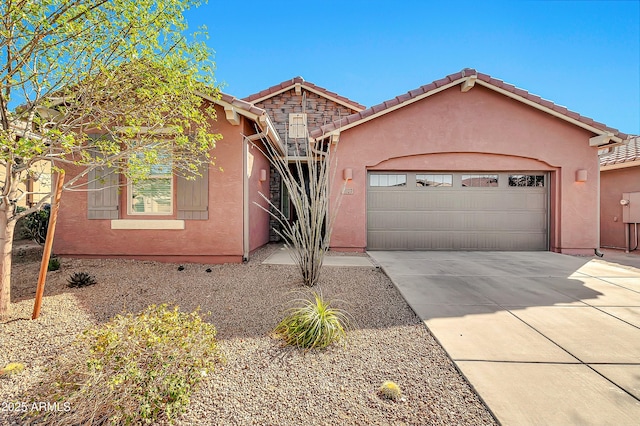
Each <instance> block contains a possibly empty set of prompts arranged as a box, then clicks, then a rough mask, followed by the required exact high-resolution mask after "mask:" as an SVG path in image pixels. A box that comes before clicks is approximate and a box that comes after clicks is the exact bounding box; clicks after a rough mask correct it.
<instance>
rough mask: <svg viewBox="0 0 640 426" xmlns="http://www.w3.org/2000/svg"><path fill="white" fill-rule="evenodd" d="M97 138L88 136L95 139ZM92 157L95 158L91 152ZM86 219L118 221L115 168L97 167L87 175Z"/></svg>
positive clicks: (117, 193)
mask: <svg viewBox="0 0 640 426" xmlns="http://www.w3.org/2000/svg"><path fill="white" fill-rule="evenodd" d="M97 137H99V136H90V138H91V139H95V138H97ZM91 156H92V157H96V154H95V153H94V152H91ZM87 177H88V180H89V183H88V189H89V193H88V203H87V204H88V212H87V217H88V219H118V217H119V205H120V194H119V191H118V190H119V188H120V186H119V185H120V176H119V174H118V173H117V169H116V168H115V167H107V166H104V167H98V168H95V169H93V170H91V171H89V173H88V175H87Z"/></svg>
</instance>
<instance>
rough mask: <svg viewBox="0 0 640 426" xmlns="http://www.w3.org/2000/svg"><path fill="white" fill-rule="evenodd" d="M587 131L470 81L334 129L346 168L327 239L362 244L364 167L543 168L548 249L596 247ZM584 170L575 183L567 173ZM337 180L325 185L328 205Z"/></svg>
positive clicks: (353, 246)
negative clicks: (345, 189)
mask: <svg viewBox="0 0 640 426" xmlns="http://www.w3.org/2000/svg"><path fill="white" fill-rule="evenodd" d="M592 136H593V134H592V133H590V132H588V131H586V130H583V129H581V128H579V127H577V126H574V125H571V124H569V123H567V122H565V121H562V120H560V119H558V118H555V117H553V116H551V115H549V114H546V113H544V112H541V111H538V110H536V109H534V108H532V107H530V106H528V105H525V104H523V103H521V102H518V101H516V100H513V99H510V98H508V97H505V96H503V95H501V94H499V93H496V92H494V91H492V90H490V89H487V88H484V87H482V86H476V87H474V88H473V89H471V90H470V91H468V92H466V93H463V92H461V91H460V87H457V86H456V87H452V88H450V89H447V90H445V91H443V92H440V93H437V94H435V95H432V96H430V97H428V98H426V99H423V100H420V101H417V102H415V103H413V104H411V105H408V106H405V107H402V108H400V109H397V110H395V111H393V112H390V113H388V114H386V115H383V116H380V117H378V118H375V119H373V120H370V121H368V122H365V123H363V124H360V125H358V126H356V127H353V128H351V129H347V130H344V131H342V132H341V135H340V141H339V143H338V149H337V155H338V161H339V164H340V170H339V171H338V173H337V175H338V176H340V177H341V176H342V169H344V168H351V169H353V181H352V182H349V183H348V186H349V187H350V188H353V194H352V195H344V196H343V198H342V201H341V206H340V210H339V213H338V216H337V219H336V223H335V226H334V230H333V235H332V238H331V246H332V248H334V249H338V250H364V249H365V248H366V247H367V241H366V236H367V230H366V223H367V220H366V175H367V171H368V170H416V171H417V170H421V171H427V170H433V171H547V172H550V174H551V179H550V180H551V182H550V183H551V188H550V194H551V200H550V209H551V211H550V216H551V217H550V234H551V235H550V241H549V247H550V249H551V250H552V251H557V252H565V253H579V254H592V253H593V249H594V248H596V247H598V243H599V236H598V167H599V165H598V157H597V149H596V148H592V147H590V146H589V138H590V137H592ZM579 169H584V170H586V171H587V174H588V179H587V181H586V182H580V183H577V182H576V181H575V172H576V171H577V170H579ZM342 184H343V182H342V181H341V180H340V179H337V181H336V182H334V183H333V187H332V193H333V199H334V202H333V205H334V206H335V205H336V202H335V199H336V194H338V193H339V191H340V189H341V188H342Z"/></svg>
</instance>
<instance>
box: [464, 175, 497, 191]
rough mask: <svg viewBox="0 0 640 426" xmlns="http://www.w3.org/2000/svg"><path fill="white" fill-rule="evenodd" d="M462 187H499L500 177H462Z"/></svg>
mask: <svg viewBox="0 0 640 426" xmlns="http://www.w3.org/2000/svg"><path fill="white" fill-rule="evenodd" d="M462 186H466V187H481V188H489V187H496V186H498V175H480V174H478V175H462Z"/></svg>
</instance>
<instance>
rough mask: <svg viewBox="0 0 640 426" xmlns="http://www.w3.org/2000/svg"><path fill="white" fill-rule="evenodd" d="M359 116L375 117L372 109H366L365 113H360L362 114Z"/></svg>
mask: <svg viewBox="0 0 640 426" xmlns="http://www.w3.org/2000/svg"><path fill="white" fill-rule="evenodd" d="M358 115H359V116H360V117H361V118H366V117H368V116H370V115H373V109H371V108H367V109H365V110H364V111H360V112H359V113H358Z"/></svg>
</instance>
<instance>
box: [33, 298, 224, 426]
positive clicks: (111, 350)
mask: <svg viewBox="0 0 640 426" xmlns="http://www.w3.org/2000/svg"><path fill="white" fill-rule="evenodd" d="M215 336H216V330H215V328H214V326H213V325H211V324H208V323H206V322H204V321H203V319H202V318H201V316H200V315H199V311H197V310H196V311H195V312H192V313H183V312H180V311H179V310H178V308H177V307H175V308H173V309H168V308H167V306H166V305H160V306H155V305H152V306H149V307H148V308H147V309H146V310H145V311H143V312H141V313H140V314H138V315H133V314H126V315H118V316H116V317H115V318H113V319H112V320H111V321H109V322H108V323H106V324H103V325H99V326H96V327H93V328H90V329H88V330H86V331H84V332H83V333H82V334H81V335H79V337H78V338H77V339H76V341H75V342H74V347H73V350H71V351H69V353H67V354H64V356H62V357H60V359H59V360H58V361H57V364H56V365H55V366H54V367H53V368H51V369H50V371H49V377H48V379H47V381H46V382H45V383H42V384H41V385H40V387H38V388H37V389H36V391H35V393H32V392H30V395H31V396H32V397H31V399H32V400H33V401H52V402H54V401H59V402H64V403H68V406H69V407H70V408H71V410H70V411H69V412H55V411H53V412H49V413H44V414H38V413H35V416H36V417H37V416H41V418H40V419H38V420H45V421H46V422H47V423H48V424H141V423H146V424H150V423H156V422H159V421H169V422H171V421H172V419H174V418H175V417H176V416H177V415H178V414H180V413H181V412H183V411H184V410H185V408H186V407H187V405H188V404H189V398H190V395H191V393H192V391H193V390H194V389H195V388H196V387H197V385H198V384H199V383H200V381H201V380H203V379H204V378H205V377H206V376H207V375H208V374H210V373H211V372H213V370H214V367H215V365H216V364H217V363H218V362H220V361H222V354H221V353H220V351H219V349H218V344H217V341H216V338H215ZM34 395H35V396H34ZM47 416H49V417H47Z"/></svg>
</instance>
